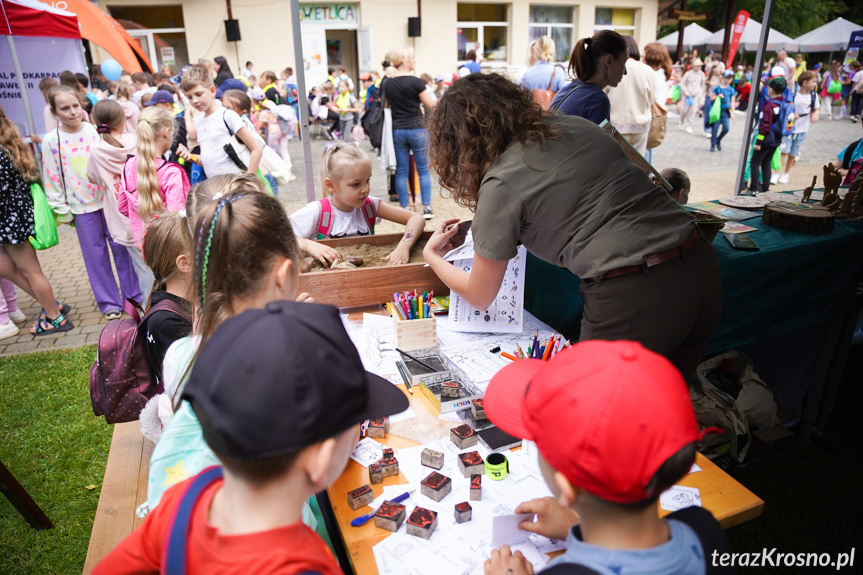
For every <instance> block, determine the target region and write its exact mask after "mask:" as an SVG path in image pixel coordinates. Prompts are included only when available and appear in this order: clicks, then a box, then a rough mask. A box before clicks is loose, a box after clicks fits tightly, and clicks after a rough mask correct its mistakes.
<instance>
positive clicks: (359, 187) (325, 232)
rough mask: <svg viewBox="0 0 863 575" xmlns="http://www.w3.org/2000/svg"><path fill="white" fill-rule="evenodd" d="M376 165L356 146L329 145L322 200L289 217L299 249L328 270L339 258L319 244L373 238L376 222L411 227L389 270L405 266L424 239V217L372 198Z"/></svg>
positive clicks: (324, 161)
mask: <svg viewBox="0 0 863 575" xmlns="http://www.w3.org/2000/svg"><path fill="white" fill-rule="evenodd" d="M371 177H372V163H371V160H370V159H369V156H368V154H366V153H365V152H363V151H362V150H360V149H359V148H357V147H356V146H353V145H349V144H345V143H342V142H330V143H328V144H327V146H326V148H325V149H324V155H323V158H322V159H321V183H322V188H323V190H322V191H323V195H324V199H321V200H317V201H315V202H311V203H310V204H307V205H306V206H305V207H302V208H300V209H299V210H297V211H296V212H294V213H293V214H291V225H292V226H293V228H294V231H295V232H296V234H297V237H298V238H300V248H301V249H302V250H303V251H304V252H306V253H308V254H309V255H311V256H314V257H315V258H317V259H319V260H320V261H321V262H322V263H324V264H325V265H329V264H331V263H332V262H333V261H334V260H336V259H337V258H338V257H339V254H338V252H336V250H334V249H333V248H330V247H327V246H324V245H323V244H320V243H318V242H316V241H312V238H316V239H319V240H323V239H330V238H341V237H347V236H365V235H369V234H374V232H375V223H376V222H377V221H378V218H381V219H384V220H389V221H391V222H396V223H399V224H402V225H404V226H406V227H407V229H406V231H405V235H404V237H403V238H402V240H401V241H400V242H399V244H398V246H397V247H396V249H394V250H393V251H392V253H391V254H389V255H388V256H386V257H385V258H383V259H384V260H386V261H388V262H389V263H390V264H403V263H407V261H408V260H409V259H410V249H411V247H413V245H414V244H415V243H416V241H417V240H418V239H419V236H420V234H422V231H423V228H424V227H425V223H424V222H423V218H422V216H420V215H419V214H417V213H414V212H411V211H408V210H406V209H404V208H396V207H394V206H391V205H390V204H388V203H386V202H382V201H381V200H380V198H376V197H372V196H369V191H370V189H369V182H370V181H371Z"/></svg>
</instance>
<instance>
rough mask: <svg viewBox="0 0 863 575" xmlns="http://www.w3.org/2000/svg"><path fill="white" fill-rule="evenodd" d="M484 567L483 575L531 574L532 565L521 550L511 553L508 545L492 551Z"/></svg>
mask: <svg viewBox="0 0 863 575" xmlns="http://www.w3.org/2000/svg"><path fill="white" fill-rule="evenodd" d="M484 567H485V575H533V565H531V564H530V562H529V561H528V560H527V559H525V558H524V555H522V554H521V551H516V552H515V553H512V552H511V551H510V549H509V545H504V546H503V547H501V548H500V549H495V550H494V551H492V552H491V557H489V559H488V560H487V561H486V562H485V566H484Z"/></svg>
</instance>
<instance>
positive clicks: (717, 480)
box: [100, 385, 764, 575]
mask: <svg viewBox="0 0 863 575" xmlns="http://www.w3.org/2000/svg"><path fill="white" fill-rule="evenodd" d="M399 387H400V388H402V389H404V386H403V385H400V386H399ZM410 397H411V408H412V409H413V410H414V411H415V412H417V413H418V414H422V413H425V414H433V413H434V412H433V411H432V407H431V404H430V403H429V401H428V400H427V399H426V398H425V397H424V396H422V395H421V394H419V393H415V394H414V395H413V396H410ZM450 425H455V424H454V423H450ZM379 441H380V440H379ZM382 443H384V444H386V445H388V446H390V447H393V448H395V449H399V448H403V447H414V446H416V445H418V443H417V442H415V441H411V440H409V439H405V438H403V437H398V436H396V435H395V434H393V433H390V434H388V435H387V437H386V439H384V440H382ZM695 463H696V464H697V465H698V466H699V467H700V468H701V471H699V472H697V473H691V474H689V475H687V476H686V477H684V478H683V479H681V480H680V481H679V482H678V485H685V486H687V487H697V488H698V489H699V491H700V492H701V502H702V504H703V506H704V508H705V509H708V510H710V512H711V513H713V516H714V517H716V519H717V520H718V521H719V523H720V524H721V525H722V527H723V528H725V529H727V528H729V527H732V526H734V525H739V524H740V523H743V522H744V521H749V520H750V519H754V518H756V517H758V516H759V515H761V512H762V511H763V509H764V502H763V501H762V500H761V499H759V498H758V497H757V496H756V495H755V494H753V493H752V492H751V491H749V490H748V489H746V488H745V487H743V486H742V485H741V484H739V483H738V482H736V481H735V480H734V479H732V478H731V476H729V475H728V474H727V473H725V472H724V471H722V470H721V469H720V468H719V467H717V466H716V465H714V464H713V463H711V462H710V461H709V460H708V459H707V458H705V457H704V456H702V455H701V454H698V455H696V458H695ZM368 482H369V477H368V472H367V470H366V468H365V467H363V466H362V465H360V464H359V463H357V462H356V461H354V460H353V459H352V460H350V461H349V462H348V466H347V467H346V468H345V471H344V473H342V475H341V477H339V479H338V480H336V481H335V482H334V483H333V484H332V485H330V487H329V488H328V489H327V494H328V495H329V498H330V501H331V503H332V506H333V512H334V514H335V517H336V520H337V521H338V524H339V532H340V535H341V537H342V541H343V543H344V545H345V549H346V550H347V553H348V556H349V557H350V560H351V563H352V564H353V567H354V572H355V573H356V575H377V573H378V568H377V565H376V564H375V557H374V554H373V553H372V547H373V546H374V545H375V544H376V543H378V542H380V541H382V540H383V539H385V538H386V537H388V536H389V532H388V531H385V530H383V529H378V528H376V527H375V525H374V521H369V522H368V523H366V524H365V525H363V526H362V527H351V526H350V522H351V520H352V519H353V518H355V517H357V516H359V515H362V514H364V513H368V512H369V511H370V509H371V508H370V507H361V508H360V509H358V510H356V511H353V510H352V509H351V508H350V507H349V506H348V502H347V492H348V491H351V490H352V489H356V488H357V487H359V486H360V485H364V484H367V483H368ZM406 483H408V481H407V478H405V476H404V474H402V473H399V476H398V477H388V478H386V479H384V481H383V483H382V484H379V485H372V486H371V487H372V490H373V491H374V493H375V497H377V496H378V495H380V494H381V493H383V487H384V486H385V485H401V484H406ZM100 504H101V503H100ZM658 505H659V504H658V503H657V507H658ZM659 514H660V516H664V515H667V514H668V512H667V511H663V510H661V509H660V510H659Z"/></svg>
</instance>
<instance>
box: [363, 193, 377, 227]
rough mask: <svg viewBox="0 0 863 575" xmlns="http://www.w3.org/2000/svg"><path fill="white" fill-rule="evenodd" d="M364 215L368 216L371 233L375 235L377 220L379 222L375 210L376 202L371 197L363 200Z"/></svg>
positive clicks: (367, 220)
mask: <svg viewBox="0 0 863 575" xmlns="http://www.w3.org/2000/svg"><path fill="white" fill-rule="evenodd" d="M363 215H364V216H365V217H366V222H367V223H368V224H369V233H371V235H375V222H377V219H378V214H377V211H376V210H375V204H374V202H372V199H371V198H368V197H367V198H366V201H365V202H363Z"/></svg>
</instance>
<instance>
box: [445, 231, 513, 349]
mask: <svg viewBox="0 0 863 575" xmlns="http://www.w3.org/2000/svg"><path fill="white" fill-rule="evenodd" d="M526 264H527V249H526V248H525V247H524V246H521V247H519V248H518V252H517V253H516V256H515V257H514V258H512V259H511V260H509V265H508V266H507V268H506V273H505V274H504V276H503V282H502V283H501V286H500V291H499V292H498V294H497V297H496V298H495V299H494V301H493V302H492V304H491V305H490V306H489V307H488V309H485V310H478V309H476V308H474V307H473V306H471V305H470V304H469V303H467V301H465V300H464V299H462V298H461V297H460V296H459V294H457V293H456V292H453V293H452V294H450V299H449V324H450V328H451V329H453V330H458V331H464V332H485V333H488V332H494V333H521V331H522V328H523V322H524V275H525V266H526ZM453 266H455V267H456V268H459V269H462V270H464V271H466V272H469V271H470V270H471V268H472V267H473V258H471V259H462V260H455V261H454V262H453Z"/></svg>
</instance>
